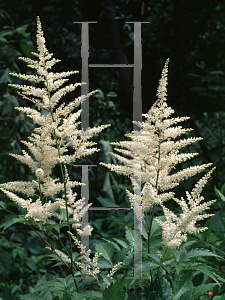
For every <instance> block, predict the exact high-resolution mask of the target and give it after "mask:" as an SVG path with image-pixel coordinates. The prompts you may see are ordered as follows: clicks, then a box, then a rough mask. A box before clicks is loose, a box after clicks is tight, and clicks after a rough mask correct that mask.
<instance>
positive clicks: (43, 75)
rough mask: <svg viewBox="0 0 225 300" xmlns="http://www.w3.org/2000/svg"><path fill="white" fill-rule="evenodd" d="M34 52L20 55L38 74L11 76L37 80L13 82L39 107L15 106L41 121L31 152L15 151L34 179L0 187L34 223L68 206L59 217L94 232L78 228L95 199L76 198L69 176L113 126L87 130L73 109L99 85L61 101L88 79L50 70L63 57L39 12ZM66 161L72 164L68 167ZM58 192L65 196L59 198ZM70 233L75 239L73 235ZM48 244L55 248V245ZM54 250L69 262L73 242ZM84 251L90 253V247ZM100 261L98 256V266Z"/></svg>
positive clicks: (28, 145) (82, 233)
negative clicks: (52, 48)
mask: <svg viewBox="0 0 225 300" xmlns="http://www.w3.org/2000/svg"><path fill="white" fill-rule="evenodd" d="M32 54H33V55H34V56H35V57H36V58H37V59H36V60H35V59H31V58H24V57H20V59H21V60H23V61H24V62H26V63H27V64H28V67H30V68H32V69H35V70H36V75H24V74H15V73H11V75H12V76H15V77H18V78H20V79H23V80H27V81H29V82H32V83H35V86H32V85H20V84H10V86H12V87H14V88H16V89H18V90H20V91H22V93H20V92H18V94H19V95H20V96H22V97H23V98H24V99H26V100H29V101H31V102H33V103H34V105H35V106H36V107H37V110H35V109H33V108H30V107H16V109H17V110H19V111H22V112H24V113H26V114H27V115H28V116H29V117H30V118H31V119H32V120H33V122H34V123H35V124H37V127H36V128H35V129H34V132H33V133H32V134H31V136H30V137H29V141H28V142H27V141H22V143H23V144H24V145H26V146H27V148H28V149H29V150H30V152H31V155H29V154H28V153H27V152H26V151H25V150H22V152H23V155H16V154H11V155H12V156H13V157H15V158H16V159H17V160H20V161H21V162H22V163H24V164H26V165H28V166H29V168H30V169H31V171H32V172H33V174H34V176H35V178H36V179H35V180H32V181H28V182H26V181H16V182H8V183H5V184H1V185H0V189H1V190H2V191H3V192H4V193H5V194H6V195H7V196H8V197H9V198H10V199H11V200H12V201H14V202H15V203H17V204H18V205H19V206H20V207H22V208H25V209H26V210H27V214H26V218H27V219H29V218H31V219H33V220H34V221H35V222H42V223H43V224H45V223H46V222H47V220H48V219H49V218H50V217H52V216H53V215H54V212H56V210H57V209H59V208H60V209H65V210H66V215H67V216H66V218H65V219H64V220H63V219H60V222H61V221H66V222H67V224H68V228H70V225H71V224H72V227H73V228H75V229H76V231H77V233H78V234H79V235H91V231H92V229H93V228H92V227H91V226H90V225H86V227H85V228H84V229H83V231H82V230H81V229H79V228H78V227H80V226H81V218H82V215H84V214H85V212H86V211H87V209H88V207H89V206H90V205H91V204H89V205H88V206H87V207H84V201H83V200H84V199H83V198H82V199H80V200H76V196H77V194H76V193H75V192H73V190H72V189H73V188H74V187H76V186H81V185H82V184H83V183H81V182H76V181H71V180H70V178H69V175H70V171H71V168H72V166H73V164H74V162H75V161H76V160H77V159H79V158H81V157H86V156H88V155H91V154H93V153H95V152H97V151H100V150H99V149H97V148H96V147H93V146H94V145H95V144H96V143H95V142H92V141H90V139H91V138H92V137H93V136H94V135H95V134H98V133H100V132H101V131H102V130H103V129H105V128H107V127H108V126H110V125H102V126H98V127H95V128H88V129H87V130H83V129H79V125H80V123H81V122H79V121H78V119H79V117H80V115H81V111H82V110H81V109H80V110H78V111H77V112H75V113H72V112H73V110H74V109H75V108H76V107H78V106H79V105H80V104H81V103H82V102H83V101H84V100H85V99H86V98H87V97H90V96H91V95H92V94H94V93H95V92H97V90H96V91H93V92H91V93H89V94H88V95H82V96H80V97H78V98H76V99H75V100H74V101H72V102H69V103H68V104H67V105H65V103H63V104H62V105H58V103H59V100H60V99H61V98H62V97H63V96H64V95H66V94H67V93H68V92H72V91H74V90H75V89H76V88H77V87H78V86H81V85H82V84H85V83H75V84H69V85H66V86H63V85H64V83H65V82H66V81H68V79H67V77H68V76H70V75H72V74H75V73H78V71H69V72H61V73H53V72H49V69H51V68H52V67H53V66H54V65H55V64H56V63H58V62H60V60H58V59H55V58H52V56H53V54H52V53H49V52H48V50H47V48H46V46H45V38H44V36H43V31H42V27H41V22H40V19H39V17H38V18H37V53H35V52H33V53H32ZM37 84H42V86H41V87H37V86H36V85H37ZM57 105H58V107H57ZM68 147H71V148H72V149H73V153H72V154H70V155H67V154H66V152H67V151H68ZM57 164H59V165H60V168H61V173H62V181H60V179H59V178H56V179H53V178H52V177H51V175H52V170H53V168H54V167H55V166H56V165H57ZM66 165H70V170H69V172H68V170H67V167H66ZM14 192H17V193H20V194H23V195H24V197H23V198H21V197H19V196H17V195H16V194H15V193H14ZM60 193H61V197H57V195H59V194H60ZM55 216H56V215H55ZM64 224H65V223H64ZM69 238H70V241H71V237H70V236H69ZM79 245H80V244H79ZM81 246H82V244H81ZM47 248H48V249H51V250H52V247H47ZM83 248H85V247H83ZM83 248H82V249H83ZM83 250H84V249H83ZM53 251H54V252H55V254H57V255H58V257H59V258H60V259H61V260H62V261H63V262H64V263H71V257H72V246H71V253H70V258H69V257H68V256H67V254H65V253H63V252H62V251H60V250H57V249H53ZM86 255H87V256H88V255H89V252H87V253H86ZM87 259H88V258H87ZM96 264H97V261H96V259H95V265H94V266H96ZM72 266H73V265H71V268H72ZM93 272H94V273H93V274H94V275H93V274H92V275H93V276H95V273H96V272H95V270H94V271H93Z"/></svg>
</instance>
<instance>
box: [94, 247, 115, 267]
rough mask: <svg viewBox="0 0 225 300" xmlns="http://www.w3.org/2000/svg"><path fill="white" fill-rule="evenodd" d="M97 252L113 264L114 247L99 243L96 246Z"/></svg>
mask: <svg viewBox="0 0 225 300" xmlns="http://www.w3.org/2000/svg"><path fill="white" fill-rule="evenodd" d="M95 251H96V252H98V253H102V257H104V258H105V259H106V260H107V261H108V262H110V263H111V264H112V257H113V253H114V247H113V245H111V244H108V243H99V244H96V245H95Z"/></svg>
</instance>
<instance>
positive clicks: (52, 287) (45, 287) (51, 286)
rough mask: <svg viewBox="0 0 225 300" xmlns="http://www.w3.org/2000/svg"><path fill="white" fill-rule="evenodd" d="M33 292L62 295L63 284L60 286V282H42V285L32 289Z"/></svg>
mask: <svg viewBox="0 0 225 300" xmlns="http://www.w3.org/2000/svg"><path fill="white" fill-rule="evenodd" d="M34 291H35V292H42V291H45V292H48V291H50V292H55V293H58V292H61V293H63V291H64V284H62V283H61V282H58V281H54V280H51V281H47V282H44V283H42V284H40V285H38V286H36V287H34Z"/></svg>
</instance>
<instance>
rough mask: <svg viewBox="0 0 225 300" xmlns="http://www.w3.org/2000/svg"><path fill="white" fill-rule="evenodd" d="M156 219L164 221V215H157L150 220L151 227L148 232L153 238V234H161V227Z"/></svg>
mask: <svg viewBox="0 0 225 300" xmlns="http://www.w3.org/2000/svg"><path fill="white" fill-rule="evenodd" d="M156 219H157V220H161V221H162V222H163V221H165V219H166V218H165V216H159V217H156V218H154V220H153V222H152V228H151V234H150V238H153V237H155V236H159V235H162V227H161V226H160V224H159V223H158V222H157V221H156Z"/></svg>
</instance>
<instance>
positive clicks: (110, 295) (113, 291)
mask: <svg viewBox="0 0 225 300" xmlns="http://www.w3.org/2000/svg"><path fill="white" fill-rule="evenodd" d="M122 282H123V280H118V281H116V282H115V283H113V284H111V285H110V286H109V287H108V288H106V289H105V290H104V292H103V300H118V299H120V300H125V292H124V291H123V284H122Z"/></svg>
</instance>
